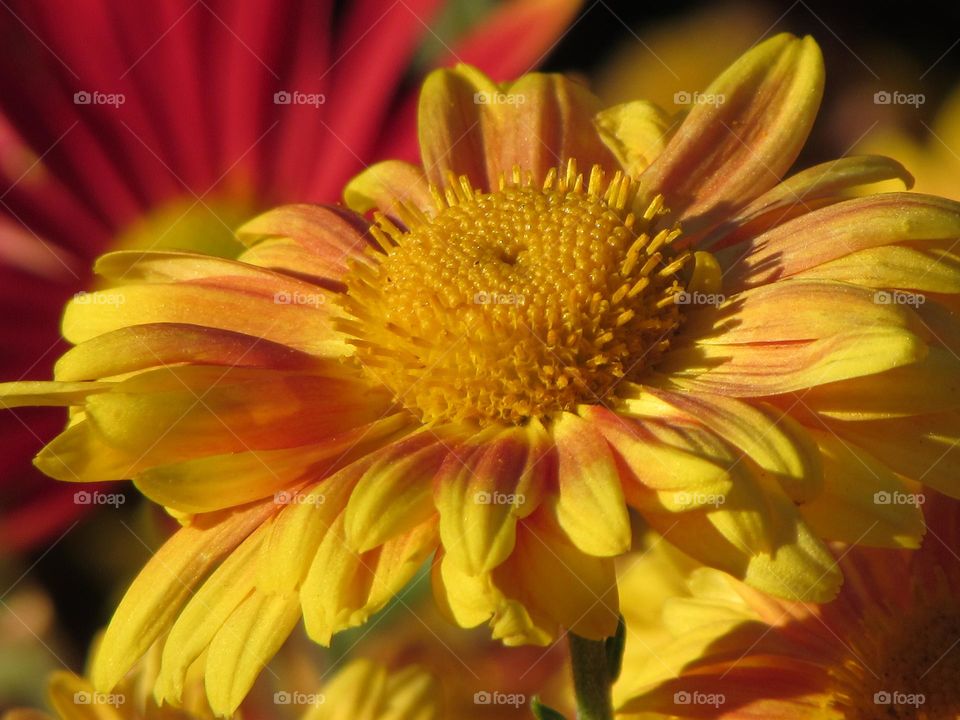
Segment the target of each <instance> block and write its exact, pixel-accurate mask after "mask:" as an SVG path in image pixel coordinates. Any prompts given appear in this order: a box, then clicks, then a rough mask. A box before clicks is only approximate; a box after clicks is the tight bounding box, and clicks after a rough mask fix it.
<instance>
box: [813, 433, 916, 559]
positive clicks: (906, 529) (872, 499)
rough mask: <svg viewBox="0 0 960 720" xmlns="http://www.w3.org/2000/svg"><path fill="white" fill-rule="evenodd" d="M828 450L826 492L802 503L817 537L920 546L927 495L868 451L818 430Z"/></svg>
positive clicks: (825, 453) (825, 456)
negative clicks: (922, 509)
mask: <svg viewBox="0 0 960 720" xmlns="http://www.w3.org/2000/svg"><path fill="white" fill-rule="evenodd" d="M814 436H815V437H816V440H817V442H818V443H819V444H820V449H821V451H822V453H823V466H824V487H823V491H822V492H821V493H820V494H819V495H818V496H817V497H815V498H814V499H813V500H811V501H810V502H807V503H804V504H803V505H801V506H800V514H801V515H803V519H804V520H805V521H806V522H807V524H808V525H809V526H810V527H811V528H812V529H813V531H814V532H815V533H817V535H819V536H820V537H823V538H826V539H828V540H839V541H842V542H846V543H856V544H857V545H871V546H875V547H907V548H914V549H915V548H918V547H920V540H921V538H922V537H923V533H924V522H923V513H922V512H921V506H922V504H923V501H924V500H925V498H924V496H923V495H922V494H921V493H918V492H916V491H915V489H914V488H911V487H910V486H909V485H908V484H907V483H905V482H904V481H903V480H901V479H900V478H898V477H897V476H896V475H895V474H894V473H893V472H892V471H891V470H890V469H889V468H888V467H887V466H885V465H884V464H883V463H881V462H879V461H878V460H876V459H875V458H873V457H871V456H870V455H869V454H868V453H866V452H865V451H863V450H862V449H860V448H858V447H856V446H855V445H852V444H850V443H849V442H844V441H842V440H838V439H837V438H836V437H834V436H833V435H830V434H827V433H823V432H818V433H815V434H814Z"/></svg>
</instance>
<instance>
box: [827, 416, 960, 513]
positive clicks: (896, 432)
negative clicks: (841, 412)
mask: <svg viewBox="0 0 960 720" xmlns="http://www.w3.org/2000/svg"><path fill="white" fill-rule="evenodd" d="M825 422H826V424H827V425H828V426H829V428H830V429H831V430H832V431H833V432H835V433H837V434H838V435H840V437H843V438H845V439H849V440H850V441H851V442H853V443H854V444H856V445H858V446H859V447H862V448H863V449H864V450H866V451H867V452H869V453H870V454H871V455H873V456H874V457H875V458H877V459H878V460H879V461H880V462H882V463H884V464H885V465H887V466H888V467H889V468H890V469H891V470H893V471H895V472H897V473H899V474H901V475H903V476H904V477H908V478H912V479H914V480H918V481H920V482H922V483H923V484H924V485H928V486H930V487H932V488H934V489H936V490H939V491H940V492H942V493H944V494H946V495H949V496H951V497H956V498H960V412H958V411H956V410H952V411H950V412H945V413H937V414H932V415H915V416H911V417H907V418H893V419H889V420H869V421H866V422H843V421H831V420H830V419H829V418H827V419H826V421H825Z"/></svg>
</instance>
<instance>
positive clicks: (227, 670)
mask: <svg viewBox="0 0 960 720" xmlns="http://www.w3.org/2000/svg"><path fill="white" fill-rule="evenodd" d="M299 619H300V600H299V598H298V597H297V594H296V593H286V594H273V593H271V594H265V593H259V592H254V593H253V594H251V595H249V596H247V598H246V599H245V600H244V601H243V602H242V603H240V606H239V607H238V608H237V609H236V610H234V611H233V613H232V614H231V615H230V617H229V618H228V619H227V621H226V622H225V623H224V624H223V627H221V628H220V629H219V630H218V631H217V634H216V635H215V636H214V638H213V641H212V642H211V643H210V649H209V650H208V651H207V664H206V688H207V697H208V698H209V700H210V708H211V709H212V710H213V711H214V713H216V714H217V715H232V714H233V713H234V712H236V710H237V708H238V707H239V706H240V703H241V702H242V701H243V699H244V697H246V695H247V693H248V692H249V691H250V688H251V687H252V686H253V683H254V681H255V680H256V679H257V676H258V675H259V674H260V671H261V670H263V667H264V665H266V663H268V662H269V661H270V659H271V658H273V656H274V655H275V654H276V652H277V650H279V649H280V646H281V645H282V644H283V642H284V641H285V640H286V639H287V636H288V635H289V634H290V632H291V631H292V630H293V628H294V626H295V625H296V624H297V621H299Z"/></svg>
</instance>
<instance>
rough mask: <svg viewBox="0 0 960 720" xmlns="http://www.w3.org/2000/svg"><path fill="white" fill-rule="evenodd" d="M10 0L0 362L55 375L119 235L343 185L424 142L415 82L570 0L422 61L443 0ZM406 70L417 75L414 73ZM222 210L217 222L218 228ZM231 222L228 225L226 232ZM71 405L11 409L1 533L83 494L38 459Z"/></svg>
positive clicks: (1, 86)
mask: <svg viewBox="0 0 960 720" xmlns="http://www.w3.org/2000/svg"><path fill="white" fill-rule="evenodd" d="M334 5H335V4H334V3H332V2H328V1H327V2H325V1H322V0H314V1H312V2H311V1H308V0H284V1H283V2H278V1H277V0H244V2H231V1H230V0H195V1H191V0H157V1H156V2H151V3H112V2H107V0H82V1H80V2H78V1H77V0H43V1H42V2H38V1H37V0H16V1H11V2H9V3H6V4H4V7H5V8H6V9H5V10H2V11H0V42H2V43H3V47H4V61H3V63H2V65H0V114H2V115H0V178H2V180H3V182H2V184H0V302H2V303H3V307H4V310H5V312H4V314H3V316H2V319H0V371H2V375H3V377H4V378H11V379H12V378H19V379H34V378H43V377H48V376H49V374H50V365H51V362H52V359H53V358H55V357H57V356H58V355H59V354H60V353H61V351H62V349H63V348H62V347H61V345H60V340H59V333H58V320H59V316H60V312H61V309H62V306H63V304H64V302H65V301H66V300H67V299H68V298H69V297H70V296H71V295H73V294H75V293H77V292H78V291H82V289H83V288H85V287H88V285H89V282H90V275H89V268H90V266H91V264H92V263H91V261H92V259H93V258H94V257H95V256H97V255H99V254H100V253H102V252H104V251H105V250H108V249H111V248H117V247H120V246H127V247H130V246H140V247H148V246H149V247H167V248H169V247H177V248H185V247H189V248H191V249H201V248H199V247H198V246H197V245H196V243H195V238H197V237H203V236H207V237H209V236H210V235H211V234H212V235H214V236H216V235H218V234H219V236H220V238H221V240H218V241H216V242H215V244H214V246H212V247H211V245H210V244H209V243H206V244H205V245H204V247H203V248H202V249H204V250H206V251H208V252H210V251H213V252H217V253H219V254H230V253H231V252H232V242H233V241H232V240H231V239H230V231H231V230H232V229H233V227H234V226H235V225H236V224H238V223H239V222H240V221H241V220H242V219H244V218H245V217H246V216H249V215H253V214H256V213H257V212H259V211H261V210H263V209H265V208H267V207H270V206H272V205H275V204H278V203H281V202H282V203H289V202H295V201H313V202H336V201H337V200H338V199H339V197H340V193H341V190H342V188H343V185H344V184H345V183H346V181H347V180H348V179H349V178H350V177H351V176H353V175H355V174H356V173H357V172H358V171H359V170H360V169H362V168H363V167H364V166H365V165H366V164H369V163H370V162H372V161H374V160H376V159H379V158H381V157H411V158H412V157H415V155H416V135H415V129H414V109H415V97H413V88H415V87H416V86H417V83H416V82H409V81H410V80H411V79H412V80H415V79H416V75H419V74H420V73H421V72H422V71H423V70H426V69H429V67H430V65H432V64H451V63H452V62H458V61H462V62H468V63H471V64H474V65H479V66H480V67H481V68H483V69H484V70H486V71H487V72H488V73H490V74H492V75H493V76H494V77H495V78H500V79H503V78H507V77H510V76H513V75H517V74H520V73H522V72H524V71H525V70H527V69H529V68H530V66H531V65H534V64H536V63H537V62H539V60H540V59H541V58H542V57H543V55H544V54H545V53H546V52H547V51H548V50H549V49H550V47H551V46H552V44H553V43H554V42H555V41H556V40H557V38H558V37H559V35H560V33H561V32H562V31H563V30H564V29H565V28H566V27H567V25H568V23H569V21H570V19H571V17H572V16H573V15H574V13H575V12H576V10H577V8H578V7H579V2H577V1H576V0H511V1H509V2H504V3H503V4H501V5H500V6H499V7H498V8H497V9H496V10H494V11H493V12H492V13H491V14H490V16H489V17H487V18H485V19H484V20H483V22H482V23H481V24H480V25H478V26H476V27H474V28H473V29H472V30H471V31H470V32H469V33H468V34H467V35H466V36H465V37H462V38H460V39H459V41H458V42H457V44H456V45H454V46H452V47H447V46H446V45H443V46H442V47H443V48H444V50H443V52H442V53H441V57H439V58H434V59H433V60H432V61H430V62H416V63H415V61H416V60H417V59H418V58H419V57H420V56H419V55H418V54H417V53H418V51H420V50H421V49H423V48H422V46H423V42H424V40H433V41H434V42H436V40H437V38H436V36H435V34H434V33H433V31H432V30H431V22H433V21H434V20H435V19H436V17H437V15H438V13H440V12H442V11H443V9H444V7H443V6H444V3H443V2H442V0H400V1H394V0H359V1H358V2H351V3H348V4H346V7H339V6H337V7H334ZM411 75H413V76H412V77H411ZM211 228H213V229H214V230H216V231H218V232H213V233H211ZM219 230H222V232H219ZM61 413H62V411H55V412H52V413H51V412H46V411H30V412H22V411H18V413H16V414H15V413H4V414H3V415H2V416H0V437H2V438H3V439H2V445H0V547H2V548H7V549H18V548H24V547H28V546H29V545H31V544H33V543H36V542H38V541H41V540H43V539H45V538H48V537H51V536H52V535H54V534H56V533H57V532H60V531H62V530H63V529H64V528H66V527H67V525H68V524H69V523H70V522H71V521H72V520H73V519H74V518H76V517H78V516H79V515H80V514H81V513H82V512H83V511H84V509H85V507H86V506H83V505H78V504H76V503H75V502H74V500H73V494H74V492H75V491H76V488H73V487H70V486H66V485H56V484H54V483H53V482H51V481H48V480H45V479H42V478H41V477H40V476H39V475H38V474H36V473H34V471H33V470H32V469H31V468H30V467H29V458H30V457H32V456H33V455H34V454H35V453H36V451H37V450H38V449H39V448H40V447H41V446H42V445H43V444H44V441H46V440H49V439H50V438H51V437H52V436H53V435H54V434H55V433H56V431H57V429H58V428H59V427H60V426H62V415H61Z"/></svg>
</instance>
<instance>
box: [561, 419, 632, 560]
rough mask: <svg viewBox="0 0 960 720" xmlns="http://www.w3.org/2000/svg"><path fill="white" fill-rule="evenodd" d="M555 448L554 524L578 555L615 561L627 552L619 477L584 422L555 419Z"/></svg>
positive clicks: (602, 444) (628, 535)
mask: <svg viewBox="0 0 960 720" xmlns="http://www.w3.org/2000/svg"><path fill="white" fill-rule="evenodd" d="M553 441H554V443H555V444H556V446H557V478H558V482H559V495H558V496H557V501H556V516H557V522H558V524H559V526H560V527H561V528H563V531H564V532H565V533H566V534H567V535H568V536H569V538H570V539H571V540H572V541H573V544H574V545H576V546H577V547H578V548H579V549H580V550H582V551H583V552H585V553H588V554H590V555H598V556H604V557H605V556H611V555H619V554H621V553H624V552H626V551H627V550H628V549H629V548H630V539H631V532H630V518H629V516H628V515H627V506H626V502H625V500H624V497H623V490H622V489H621V487H620V473H619V472H618V470H617V465H616V462H615V461H614V457H613V453H612V452H611V450H610V446H609V445H608V444H607V441H606V440H605V439H604V437H603V435H601V434H600V432H598V431H597V429H596V428H594V427H593V426H592V424H591V423H590V422H589V421H588V420H584V419H583V418H580V417H578V416H577V415H574V414H572V413H567V412H565V413H561V414H559V415H558V416H557V417H556V418H555V419H554V423H553Z"/></svg>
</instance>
